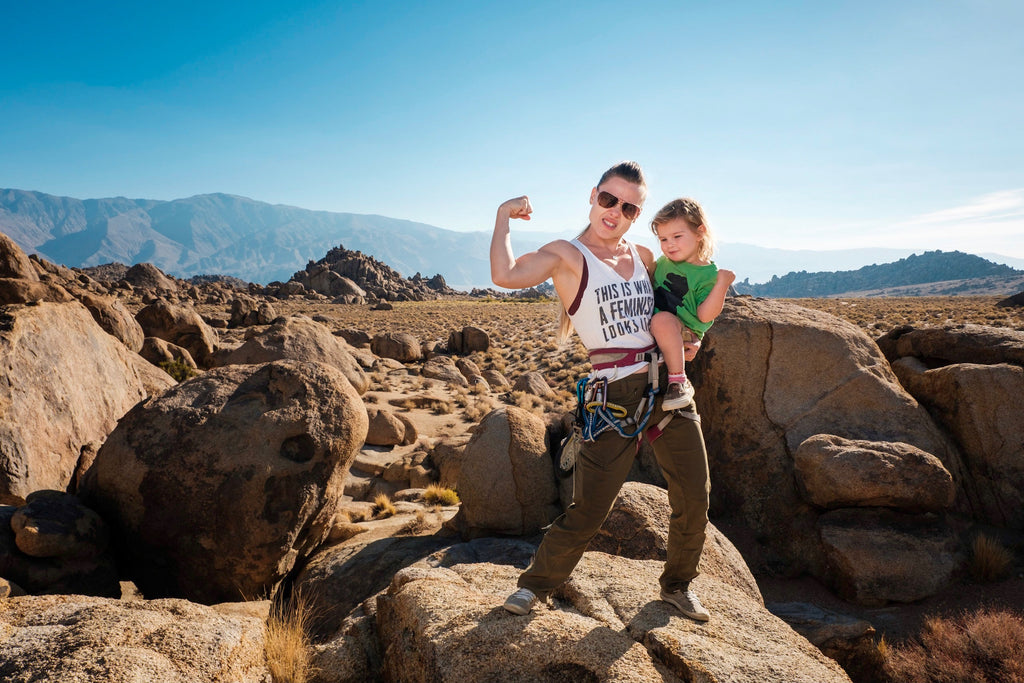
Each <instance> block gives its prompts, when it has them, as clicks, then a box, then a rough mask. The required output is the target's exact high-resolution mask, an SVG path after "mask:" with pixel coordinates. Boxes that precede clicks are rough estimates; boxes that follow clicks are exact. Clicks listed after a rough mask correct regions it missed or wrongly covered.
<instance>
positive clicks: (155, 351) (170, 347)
mask: <svg viewBox="0 0 1024 683" xmlns="http://www.w3.org/2000/svg"><path fill="white" fill-rule="evenodd" d="M139 355H140V356H142V357H143V358H145V359H146V360H148V361H149V362H150V363H152V364H153V365H156V366H157V367H159V366H160V364H161V363H173V362H179V363H184V364H185V365H187V366H188V367H190V368H192V369H193V370H198V369H199V366H198V365H196V362H195V361H194V360H192V354H191V353H189V352H188V349H185V348H182V347H180V346H178V345H177V344H172V343H171V342H169V341H164V340H163V339H160V338H159V337H146V338H145V339H144V340H143V342H142V348H141V349H140V350H139Z"/></svg>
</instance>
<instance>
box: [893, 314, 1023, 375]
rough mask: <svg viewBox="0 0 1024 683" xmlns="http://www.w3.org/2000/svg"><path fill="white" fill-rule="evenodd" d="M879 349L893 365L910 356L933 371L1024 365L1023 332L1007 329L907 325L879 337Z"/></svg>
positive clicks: (971, 326) (981, 326)
mask: <svg viewBox="0 0 1024 683" xmlns="http://www.w3.org/2000/svg"><path fill="white" fill-rule="evenodd" d="M878 347H879V348H880V349H881V350H882V353H884V354H885V357H886V358H888V359H889V361H890V362H894V361H896V359H898V358H905V357H908V356H910V357H913V358H917V359H919V360H921V361H922V362H923V363H924V364H925V365H927V366H928V367H932V368H934V367H938V366H942V365H949V364H950V363H978V364H981V365H994V364H996V363H1012V364H1014V365H1021V366H1024V330H1011V329H1008V328H1005V327H988V326H986V325H973V324H967V325H957V326H946V327H925V328H920V329H915V328H914V327H911V326H909V325H905V326H902V327H898V328H896V329H894V330H892V331H890V332H889V333H887V334H885V335H883V336H882V337H880V338H879V339H878Z"/></svg>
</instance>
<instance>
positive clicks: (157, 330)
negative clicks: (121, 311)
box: [135, 299, 217, 367]
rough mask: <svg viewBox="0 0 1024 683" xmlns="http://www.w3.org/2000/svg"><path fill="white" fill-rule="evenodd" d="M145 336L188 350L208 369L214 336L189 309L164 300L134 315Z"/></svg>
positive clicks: (215, 334) (214, 345)
mask: <svg viewBox="0 0 1024 683" xmlns="http://www.w3.org/2000/svg"><path fill="white" fill-rule="evenodd" d="M135 319H136V320H138V321H139V324H140V325H142V329H143V331H144V332H145V334H146V336H147V337H160V338H161V339H163V340H164V341H169V342H171V343H172V344H177V345H178V346H181V347H183V348H186V349H188V352H189V353H190V354H191V355H192V358H193V359H194V360H195V361H196V363H198V364H199V365H200V366H201V367H208V362H209V360H210V359H211V357H212V355H213V352H214V350H215V349H216V348H217V333H216V332H215V331H214V330H213V328H212V327H210V326H209V325H208V324H207V323H206V321H205V320H203V318H202V316H200V315H199V313H197V312H196V310H195V309H194V308H192V307H191V306H177V305H175V304H172V303H169V302H167V301H165V300H163V299H160V300H159V301H156V302H154V303H152V304H150V305H149V306H146V307H145V308H143V309H142V310H141V311H139V312H138V313H137V314H136V315H135Z"/></svg>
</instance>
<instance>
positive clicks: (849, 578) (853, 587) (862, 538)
mask: <svg viewBox="0 0 1024 683" xmlns="http://www.w3.org/2000/svg"><path fill="white" fill-rule="evenodd" d="M818 532H819V533H820V534H821V541H822V544H823V546H824V547H825V553H826V556H827V558H828V574H829V576H828V578H829V580H830V583H831V584H832V585H833V586H835V587H836V588H837V589H838V592H839V594H840V595H841V596H843V597H844V598H846V599H848V600H850V601H852V602H856V603H859V604H862V605H869V606H880V605H884V604H885V603H886V602H915V601H917V600H921V599H923V598H926V597H928V596H931V595H935V594H936V593H938V592H939V591H941V590H942V589H944V588H945V587H946V586H948V585H949V583H950V582H951V581H952V579H953V576H954V573H955V572H956V570H957V568H958V567H959V566H961V565H962V563H963V556H962V554H961V553H960V552H959V546H958V543H957V538H956V534H955V533H954V532H953V531H952V530H951V529H950V527H949V525H947V524H945V523H944V520H943V519H942V518H941V517H938V516H924V515H906V514H902V513H899V512H893V511H892V510H885V509H874V510H855V509H850V508H846V509H842V510H833V511H831V512H828V513H826V514H824V515H822V516H821V517H820V518H819V519H818Z"/></svg>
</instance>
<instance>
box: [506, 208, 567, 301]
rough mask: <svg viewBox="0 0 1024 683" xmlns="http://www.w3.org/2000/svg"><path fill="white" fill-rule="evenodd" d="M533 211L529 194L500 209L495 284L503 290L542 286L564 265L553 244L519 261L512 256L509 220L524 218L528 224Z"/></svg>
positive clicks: (520, 258) (521, 257) (526, 255)
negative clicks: (551, 246)
mask: <svg viewBox="0 0 1024 683" xmlns="http://www.w3.org/2000/svg"><path fill="white" fill-rule="evenodd" d="M532 212H533V207H531V206H530V199H529V197H527V196H525V195H523V196H522V197H516V198H515V199H509V200H508V201H507V202H504V203H503V204H502V205H501V206H499V207H498V215H497V217H496V218H495V219H494V235H493V237H491V281H493V282H494V284H496V285H498V286H499V287H505V288H507V289H523V288H525V287H534V286H536V285H539V284H540V283H542V282H544V281H545V280H547V279H548V278H550V277H551V276H552V274H553V273H554V272H555V269H556V268H557V267H558V265H559V263H560V262H561V257H560V256H559V255H558V254H557V253H556V252H555V251H554V250H552V249H550V245H545V246H543V247H541V248H540V249H539V250H537V251H531V252H530V253H528V254H523V255H522V256H520V257H519V258H516V257H515V255H514V254H513V253H512V239H511V234H510V232H511V231H510V228H509V220H510V219H512V218H521V219H523V220H527V221H528V220H530V214H531V213H532Z"/></svg>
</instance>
